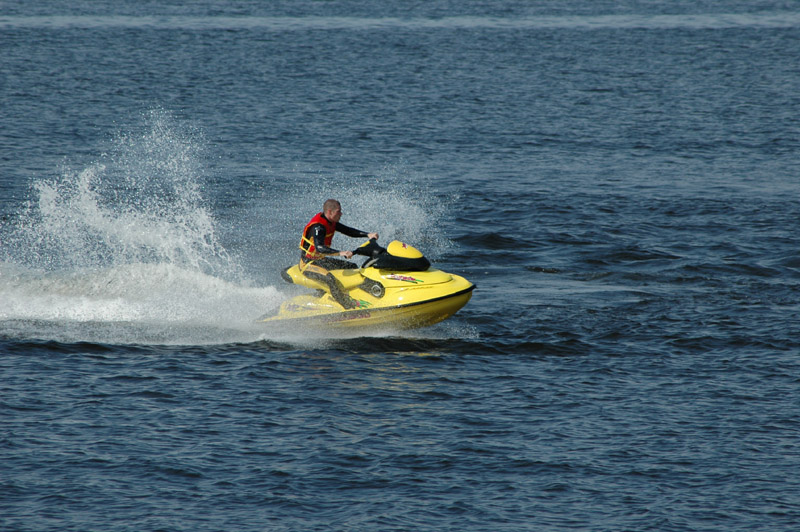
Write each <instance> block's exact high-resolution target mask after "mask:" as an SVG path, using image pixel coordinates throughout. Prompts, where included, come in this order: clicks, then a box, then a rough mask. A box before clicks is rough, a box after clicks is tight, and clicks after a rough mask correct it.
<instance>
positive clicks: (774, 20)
mask: <svg viewBox="0 0 800 532" xmlns="http://www.w3.org/2000/svg"><path fill="white" fill-rule="evenodd" d="M797 26H800V12H796V11H785V12H783V11H771V12H760V13H699V14H680V15H660V14H650V15H567V16H522V17H513V18H512V17H492V16H451V17H409V18H403V17H344V16H305V17H288V16H286V17H281V16H275V17H271V16H243V17H232V16H117V15H110V16H95V15H49V16H0V28H6V29H11V28H33V29H70V28H81V29H94V28H99V29H105V28H127V29H155V30H197V31H219V30H264V31H307V30H381V29H406V30H427V29H520V30H526V29H529V30H536V29H587V30H592V29H654V30H658V29H727V28H794V27H797Z"/></svg>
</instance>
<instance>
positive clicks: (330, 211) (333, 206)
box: [322, 199, 342, 223]
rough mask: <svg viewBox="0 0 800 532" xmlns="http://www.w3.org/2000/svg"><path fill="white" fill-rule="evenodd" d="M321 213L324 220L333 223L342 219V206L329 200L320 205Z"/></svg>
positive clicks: (333, 200)
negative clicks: (323, 215)
mask: <svg viewBox="0 0 800 532" xmlns="http://www.w3.org/2000/svg"><path fill="white" fill-rule="evenodd" d="M322 212H323V213H324V214H325V218H327V219H328V220H330V221H332V222H334V223H335V222H338V221H339V218H341V217H342V206H341V204H340V203H339V202H338V201H336V200H335V199H329V200H326V201H325V203H324V204H323V205H322Z"/></svg>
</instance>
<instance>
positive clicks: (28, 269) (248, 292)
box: [0, 111, 281, 343]
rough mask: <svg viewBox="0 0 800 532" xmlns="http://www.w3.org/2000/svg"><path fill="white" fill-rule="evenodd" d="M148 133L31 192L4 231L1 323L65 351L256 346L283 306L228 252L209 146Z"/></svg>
mask: <svg viewBox="0 0 800 532" xmlns="http://www.w3.org/2000/svg"><path fill="white" fill-rule="evenodd" d="M141 129H142V130H141V131H140V132H138V133H137V134H130V133H126V134H123V135H119V136H118V137H117V138H116V139H115V140H114V142H113V144H112V148H113V149H112V151H111V152H109V153H108V154H104V155H103V156H102V157H101V161H100V162H97V163H95V164H92V165H91V166H89V167H87V168H85V169H83V170H80V171H73V170H71V169H69V168H64V169H63V170H62V173H61V175H59V176H58V177H56V178H53V179H38V180H35V181H34V182H33V185H32V196H33V197H32V199H31V200H30V202H29V203H28V204H27V205H26V206H25V208H24V209H23V211H22V212H21V213H20V215H19V216H18V217H17V218H16V219H13V220H11V221H10V222H8V223H7V224H6V225H5V226H4V227H3V233H2V234H3V243H4V245H3V262H2V263H0V299H2V300H3V302H4V304H3V305H2V307H1V308H0V319H2V320H3V321H4V322H16V327H15V328H17V329H18V330H21V329H24V330H25V331H26V333H25V334H26V335H29V336H37V335H42V336H43V337H45V338H50V337H55V338H56V339H58V340H61V341H69V340H73V341H74V340H79V341H109V342H121V343H141V342H157V343H195V342H199V343H205V342H219V341H253V340H255V339H258V338H259V335H260V334H261V333H260V331H258V330H257V329H256V328H255V327H254V326H253V325H252V323H253V321H254V319H255V318H257V317H258V316H259V315H261V314H263V313H264V312H266V311H268V310H270V309H271V308H274V307H275V306H276V305H277V304H278V303H279V302H280V299H281V295H280V294H279V292H278V291H277V290H276V289H275V288H274V287H272V286H266V287H257V286H253V285H252V283H251V282H249V281H248V280H247V279H246V278H245V277H244V276H243V274H242V271H241V268H240V267H239V265H238V264H237V263H236V261H235V260H234V259H233V258H232V257H231V256H230V255H229V254H228V252H227V251H226V250H225V249H224V248H223V246H222V245H221V244H220V242H219V239H218V237H217V231H216V228H215V221H214V217H213V214H212V213H211V211H210V209H209V208H208V207H207V206H206V205H205V203H204V199H203V197H202V194H201V187H202V186H203V179H204V178H205V176H204V174H203V170H202V166H201V155H200V153H199V152H200V149H201V144H200V142H201V140H200V139H199V137H197V135H196V132H192V131H191V130H190V129H188V128H186V127H183V128H182V127H181V126H179V125H177V124H176V122H175V121H174V120H173V119H172V118H171V117H170V116H169V115H168V114H167V113H165V112H163V111H153V112H150V113H148V115H147V116H146V117H145V119H144V121H143V125H142V128H141ZM209 328H212V329H211V330H210V329H209ZM212 331H213V332H212Z"/></svg>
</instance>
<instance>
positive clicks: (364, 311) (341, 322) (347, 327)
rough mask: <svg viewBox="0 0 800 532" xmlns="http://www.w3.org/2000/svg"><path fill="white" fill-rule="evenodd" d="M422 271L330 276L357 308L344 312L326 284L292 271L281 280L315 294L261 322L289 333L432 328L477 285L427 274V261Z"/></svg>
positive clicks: (374, 269) (373, 271) (373, 270)
mask: <svg viewBox="0 0 800 532" xmlns="http://www.w3.org/2000/svg"><path fill="white" fill-rule="evenodd" d="M406 247H407V246H405V245H404V248H406ZM408 248H409V249H412V250H413V248H410V247H408ZM381 249H383V248H381ZM413 251H416V250H413ZM420 256H421V255H420ZM378 264H379V265H380V263H378ZM422 267H424V268H425V269H424V271H397V270H390V269H382V268H377V267H371V266H370V267H362V268H360V269H351V270H332V271H331V274H332V275H333V276H335V277H336V279H337V281H338V282H339V283H340V285H341V289H342V290H344V291H345V292H346V293H347V295H348V296H349V297H350V298H352V300H354V301H355V302H356V305H357V306H356V307H355V308H350V309H345V308H344V307H343V306H342V305H341V304H340V303H338V302H337V301H336V300H335V299H334V297H333V296H332V295H331V293H330V290H328V289H327V288H328V287H327V286H325V284H324V283H322V282H319V281H315V280H313V279H309V278H307V277H306V276H304V275H303V272H302V271H301V269H300V266H299V265H295V266H292V267H290V268H287V269H286V270H285V271H284V272H283V273H282V276H283V277H284V279H285V280H286V281H287V282H289V283H292V284H296V285H302V286H306V287H307V288H311V289H313V290H316V293H310V294H303V295H299V296H296V297H293V298H292V299H290V300H288V301H285V302H284V303H283V304H282V305H281V306H280V308H279V309H277V311H276V312H275V313H274V314H273V315H269V316H263V317H262V318H261V319H259V322H260V323H262V324H264V325H265V326H267V327H268V328H275V329H278V330H281V331H287V330H288V331H292V332H294V331H295V330H302V329H304V328H310V329H313V330H317V331H319V330H323V331H324V330H344V331H353V330H356V329H362V330H371V331H378V330H403V329H415V328H420V327H427V326H429V325H433V324H435V323H438V322H440V321H442V320H445V319H447V318H449V317H450V316H452V315H453V314H455V313H456V312H458V310H460V309H461V308H462V307H463V306H464V305H466V304H467V302H468V301H469V300H470V298H471V297H472V291H473V290H474V289H475V285H473V284H472V283H471V282H469V281H468V280H467V279H465V278H463V277H461V276H459V275H454V274H450V273H447V272H444V271H441V270H437V269H435V268H430V267H428V264H427V261H426V264H423V265H422Z"/></svg>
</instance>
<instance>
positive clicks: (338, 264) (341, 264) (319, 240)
mask: <svg viewBox="0 0 800 532" xmlns="http://www.w3.org/2000/svg"><path fill="white" fill-rule="evenodd" d="M336 230H337V231H338V232H340V233H342V234H343V235H345V236H349V237H353V238H360V237H367V236H369V233H365V232H364V231H359V230H358V229H353V228H352V227H348V226H346V225H344V224H343V223H341V222H339V223H337V224H336ZM307 236H308V238H309V239H310V240H312V241H313V242H314V248H315V249H316V252H317V253H323V254H326V255H327V254H329V253H331V254H333V253H339V250H338V249H333V248H331V247H328V246H326V245H325V226H324V225H322V224H314V225H312V226H311V227H310V228H309V234H308V235H307ZM300 260H302V261H304V262H307V261H308V259H307V258H306V253H305V251H301V252H300ZM314 264H316V265H317V266H319V267H320V268H325V269H326V270H349V269H351V268H358V266H356V265H355V264H353V263H352V262H348V261H345V260H342V259H336V258H333V257H323V258H321V259H317V260H315V261H314Z"/></svg>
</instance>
